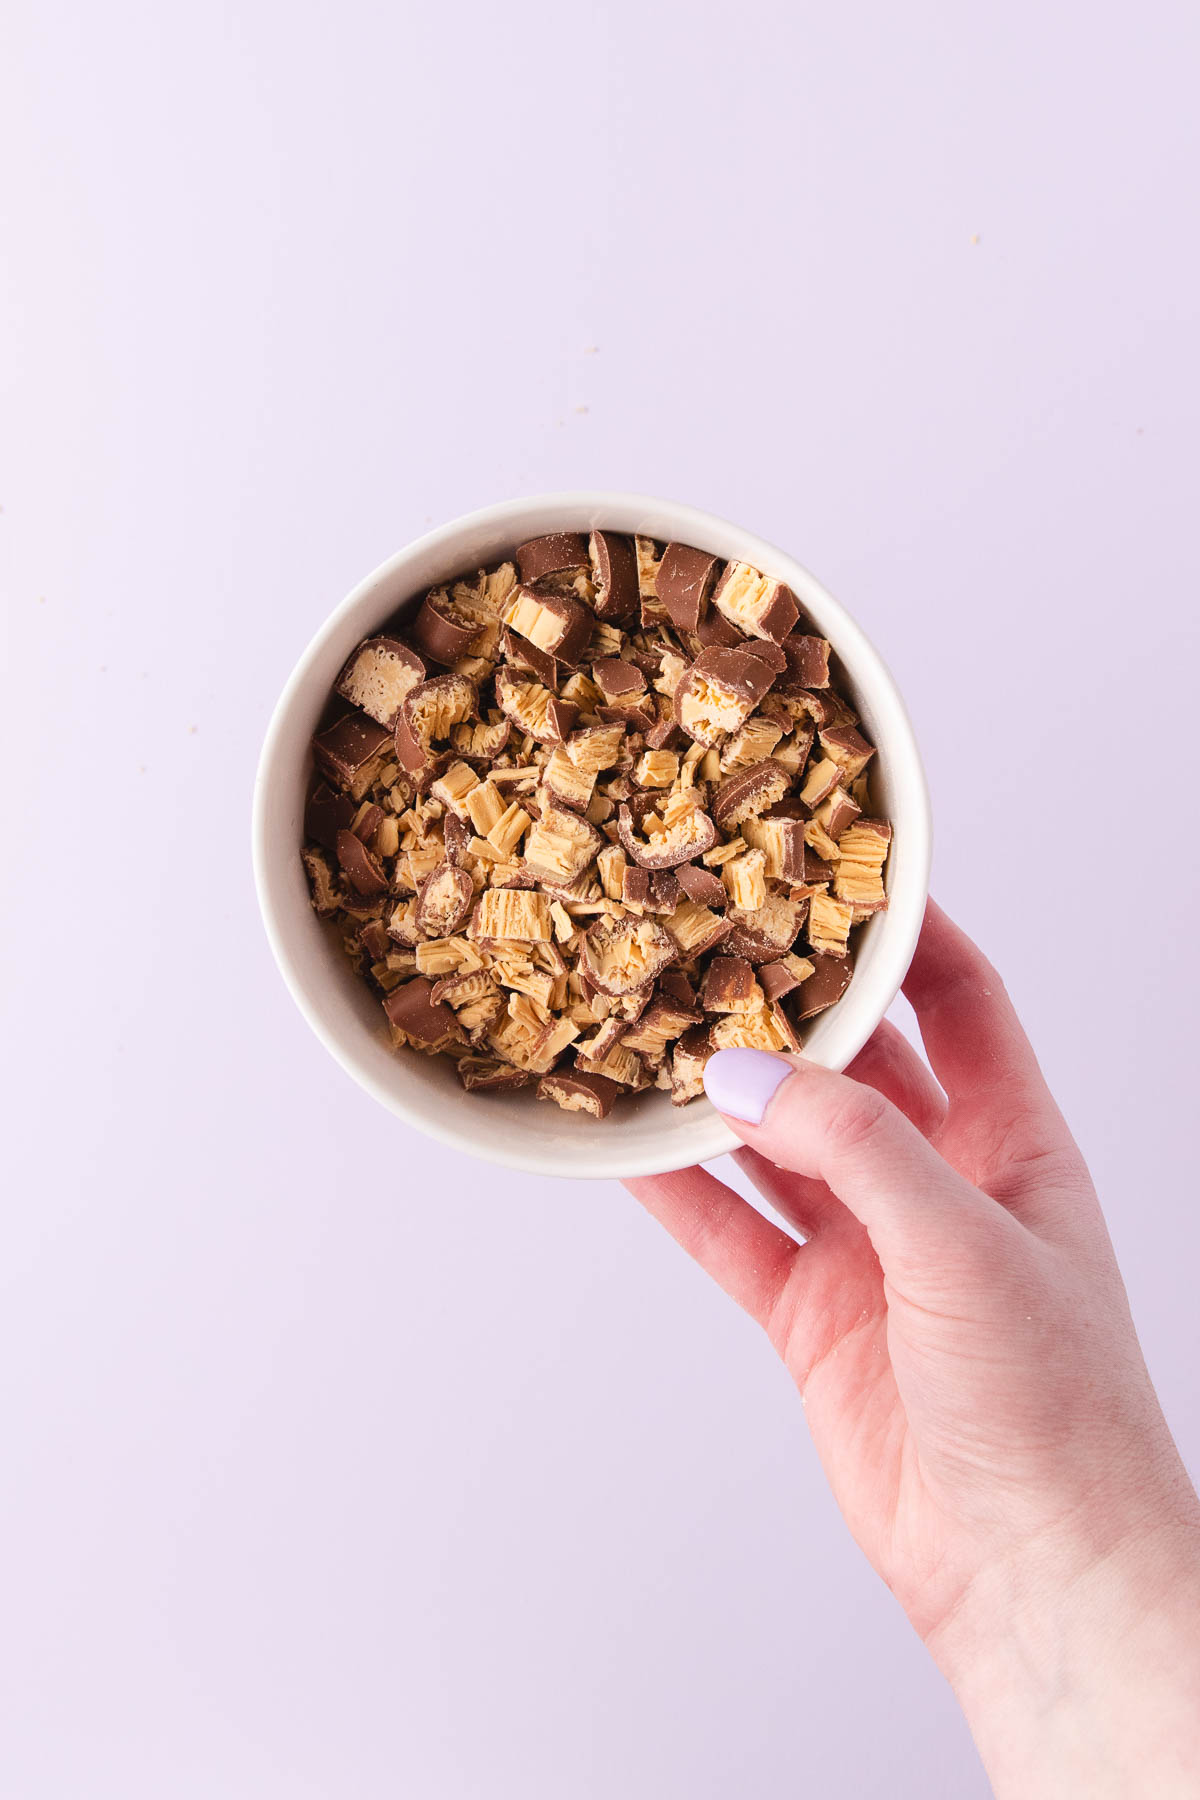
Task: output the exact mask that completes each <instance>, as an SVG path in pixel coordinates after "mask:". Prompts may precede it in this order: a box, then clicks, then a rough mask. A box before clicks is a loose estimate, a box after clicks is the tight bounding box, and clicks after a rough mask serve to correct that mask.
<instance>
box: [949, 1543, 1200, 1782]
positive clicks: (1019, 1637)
mask: <svg viewBox="0 0 1200 1800" xmlns="http://www.w3.org/2000/svg"><path fill="white" fill-rule="evenodd" d="M929 1647H930V1649H931V1650H932V1652H933V1654H934V1656H935V1658H936V1660H937V1662H938V1664H939V1666H940V1667H941V1669H942V1671H943V1673H944V1674H945V1675H946V1677H947V1679H948V1680H949V1681H950V1684H951V1686H952V1687H953V1688H954V1690H955V1693H956V1695H957V1697H958V1700H959V1703H960V1705H961V1706H962V1709H963V1712H964V1714H965V1715H966V1718H967V1721H968V1723H969V1725H970V1727H971V1730H972V1733H973V1735H974V1737H975V1741H976V1744H977V1746H978V1748H979V1752H980V1755H981V1757H982V1759H983V1762H984V1765H985V1767H986V1768H987V1771H988V1774H989V1776H990V1777H991V1779H992V1783H993V1786H994V1788H995V1791H996V1793H997V1795H998V1796H1000V1797H1001V1800H1007V1796H1010V1795H1012V1796H1018V1795H1019V1796H1020V1797H1021V1800H1038V1797H1039V1796H1041V1795H1047V1796H1048V1795H1059V1794H1062V1793H1065V1792H1080V1793H1087V1794H1088V1795H1089V1796H1090V1797H1095V1800H1100V1796H1107V1795H1114V1796H1115V1795H1135V1794H1137V1795H1140V1794H1147V1795H1149V1794H1153V1795H1154V1796H1155V1800H1170V1797H1171V1796H1173V1795H1175V1794H1179V1795H1184V1794H1187V1795H1192V1794H1194V1793H1195V1792H1197V1790H1198V1789H1200V1733H1198V1731H1197V1727H1196V1720H1197V1719H1198V1718H1200V1520H1198V1519H1197V1518H1196V1517H1193V1516H1188V1517H1184V1518H1180V1517H1178V1516H1174V1517H1172V1516H1164V1517H1162V1518H1160V1519H1159V1520H1157V1521H1155V1522H1153V1523H1149V1524H1146V1525H1144V1526H1143V1527H1141V1528H1139V1529H1138V1530H1136V1531H1133V1532H1131V1533H1129V1534H1127V1535H1126V1536H1124V1537H1122V1538H1121V1539H1120V1540H1119V1541H1117V1542H1114V1543H1111V1544H1108V1545H1106V1546H1104V1547H1103V1548H1099V1547H1097V1545H1096V1544H1095V1542H1085V1541H1081V1540H1080V1539H1079V1538H1078V1537H1075V1536H1069V1535H1058V1536H1051V1537H1046V1538H1044V1539H1039V1540H1037V1541H1035V1542H1032V1543H1030V1544H1028V1545H1027V1546H1025V1547H1024V1549H1023V1550H1022V1551H1021V1553H1020V1554H1019V1555H1018V1556H1016V1557H1014V1558H1013V1559H1011V1560H1010V1561H1008V1562H1007V1563H1004V1564H1000V1565H996V1566H993V1567H990V1568H989V1569H987V1570H986V1571H985V1572H983V1573H982V1574H981V1575H980V1576H979V1577H978V1578H977V1579H976V1581H975V1582H974V1583H972V1586H971V1589H970V1591H969V1593H968V1594H967V1595H966V1596H965V1597H964V1599H963V1601H962V1603H961V1604H960V1606H959V1607H958V1608H957V1609H956V1610H955V1612H954V1613H953V1615H952V1616H951V1617H949V1618H948V1619H947V1620H946V1621H945V1623H944V1624H943V1625H942V1626H941V1627H940V1628H939V1630H938V1631H937V1632H936V1633H935V1634H934V1635H933V1636H932V1637H931V1638H930V1641H929Z"/></svg>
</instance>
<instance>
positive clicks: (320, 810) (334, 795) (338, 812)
mask: <svg viewBox="0 0 1200 1800" xmlns="http://www.w3.org/2000/svg"><path fill="white" fill-rule="evenodd" d="M353 818H354V802H353V800H351V798H350V796H349V794H339V793H338V792H337V790H336V788H331V787H329V786H328V784H327V783H326V782H324V781H319V782H318V783H317V785H316V787H315V788H314V789H313V791H312V793H311V794H310V795H309V797H308V805H307V806H306V807H305V809H304V835H305V837H310V838H312V840H313V842H314V843H317V844H320V845H321V846H322V847H323V848H324V849H326V850H332V851H334V852H335V853H336V851H337V834H338V832H339V831H349V829H350V825H351V821H352V820H353Z"/></svg>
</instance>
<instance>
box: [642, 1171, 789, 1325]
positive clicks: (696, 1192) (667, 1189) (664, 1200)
mask: <svg viewBox="0 0 1200 1800" xmlns="http://www.w3.org/2000/svg"><path fill="white" fill-rule="evenodd" d="M625 1186H626V1187H627V1188H628V1189H629V1192H630V1193H631V1194H632V1195H633V1197H634V1199H635V1200H639V1201H640V1202H641V1204H642V1205H643V1206H644V1207H645V1208H646V1211H647V1212H648V1213H651V1214H653V1216H654V1217H655V1218H656V1219H657V1220H658V1222H659V1224H660V1225H664V1226H665V1227H666V1229H667V1230H668V1231H669V1232H670V1234H671V1236H672V1237H673V1238H674V1239H675V1241H676V1243H678V1244H680V1245H682V1247H683V1248H684V1249H685V1250H686V1251H687V1253H688V1255H689V1256H691V1257H693V1258H694V1259H695V1261H696V1262H698V1263H699V1264H700V1267H701V1268H702V1269H704V1270H706V1271H707V1273H708V1274H709V1275H711V1276H712V1278H713V1280H714V1281H715V1282H717V1284H718V1285H719V1286H720V1287H723V1288H724V1290H725V1292H726V1293H727V1294H728V1295H729V1296H730V1298H731V1299H732V1300H736V1301H737V1303H738V1305H739V1306H740V1307H742V1308H743V1310H744V1311H746V1312H748V1313H749V1314H750V1317H751V1318H752V1319H755V1320H757V1322H758V1323H759V1324H760V1325H763V1326H765V1325H766V1324H767V1322H768V1320H769V1319H770V1317H771V1312H772V1309H773V1308H774V1306H775V1304H776V1302H777V1301H778V1299H779V1296H780V1294H781V1293H782V1292H783V1289H784V1287H785V1286H786V1285H787V1280H788V1277H789V1275H790V1274H791V1272H792V1268H793V1265H794V1263H795V1260H796V1257H797V1255H798V1254H799V1246H798V1245H797V1243H796V1240H795V1239H794V1238H792V1237H789V1236H788V1234H787V1232H785V1231H780V1229H779V1227H778V1226H777V1225H773V1224H772V1223H771V1221H770V1220H769V1219H764V1218H763V1216H762V1214H761V1213H760V1212H757V1211H756V1210H755V1208H754V1207H753V1206H751V1205H750V1202H749V1201H748V1200H743V1199H742V1197H741V1195H740V1194H735V1193H734V1191H733V1189H732V1188H728V1187H726V1186H725V1183H724V1182H723V1181H718V1180H717V1178H716V1176H715V1175H710V1174H709V1173H708V1171H707V1169H700V1168H696V1169H675V1170H672V1171H671V1173H669V1174H667V1175H646V1176H642V1177H640V1178H639V1179H638V1180H636V1181H627V1182H626V1183H625Z"/></svg>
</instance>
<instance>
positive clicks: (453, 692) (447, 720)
mask: <svg viewBox="0 0 1200 1800" xmlns="http://www.w3.org/2000/svg"><path fill="white" fill-rule="evenodd" d="M478 710H479V696H478V694H477V692H476V688H475V684H474V682H472V681H468V680H467V678H466V676H465V675H435V676H434V677H433V679H432V680H431V681H421V682H418V683H417V685H416V687H415V688H413V689H412V691H411V692H410V693H409V694H408V695H407V697H406V698H405V701H404V704H403V705H402V706H401V708H400V711H399V712H398V713H397V714H396V728H395V733H394V736H395V744H396V756H397V758H398V759H399V761H400V762H401V763H402V764H403V766H404V767H405V768H406V769H411V770H412V771H413V773H414V774H415V773H417V772H419V771H424V770H427V769H428V767H429V765H430V763H431V762H432V760H433V746H434V745H435V744H438V743H444V742H446V741H447V740H448V738H449V736H450V733H451V732H452V731H453V729H454V727H455V726H456V725H459V724H461V723H462V721H463V720H464V719H469V718H471V717H472V716H473V715H474V714H476V713H477V712H478Z"/></svg>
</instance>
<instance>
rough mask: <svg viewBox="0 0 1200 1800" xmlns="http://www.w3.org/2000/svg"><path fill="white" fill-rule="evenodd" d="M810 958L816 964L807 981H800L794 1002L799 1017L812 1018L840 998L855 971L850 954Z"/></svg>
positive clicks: (796, 1014)
mask: <svg viewBox="0 0 1200 1800" xmlns="http://www.w3.org/2000/svg"><path fill="white" fill-rule="evenodd" d="M810 960H811V961H812V962H813V963H814V964H815V967H814V969H813V973H812V974H811V975H810V976H809V978H808V980H807V981H802V982H801V983H800V992H799V994H798V995H797V997H796V1000H795V1001H794V1003H793V1004H794V1008H795V1016H796V1018H797V1019H811V1018H812V1017H813V1016H814V1015H815V1014H816V1013H819V1012H824V1010H825V1008H826V1007H827V1006H832V1005H833V1004H834V1002H835V1001H836V1000H840V999H841V997H842V995H843V994H844V993H845V991H846V989H847V988H848V987H849V986H850V977H851V975H852V974H853V973H854V959H853V958H852V957H849V956H821V955H817V956H813V957H812V958H811V959H810Z"/></svg>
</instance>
